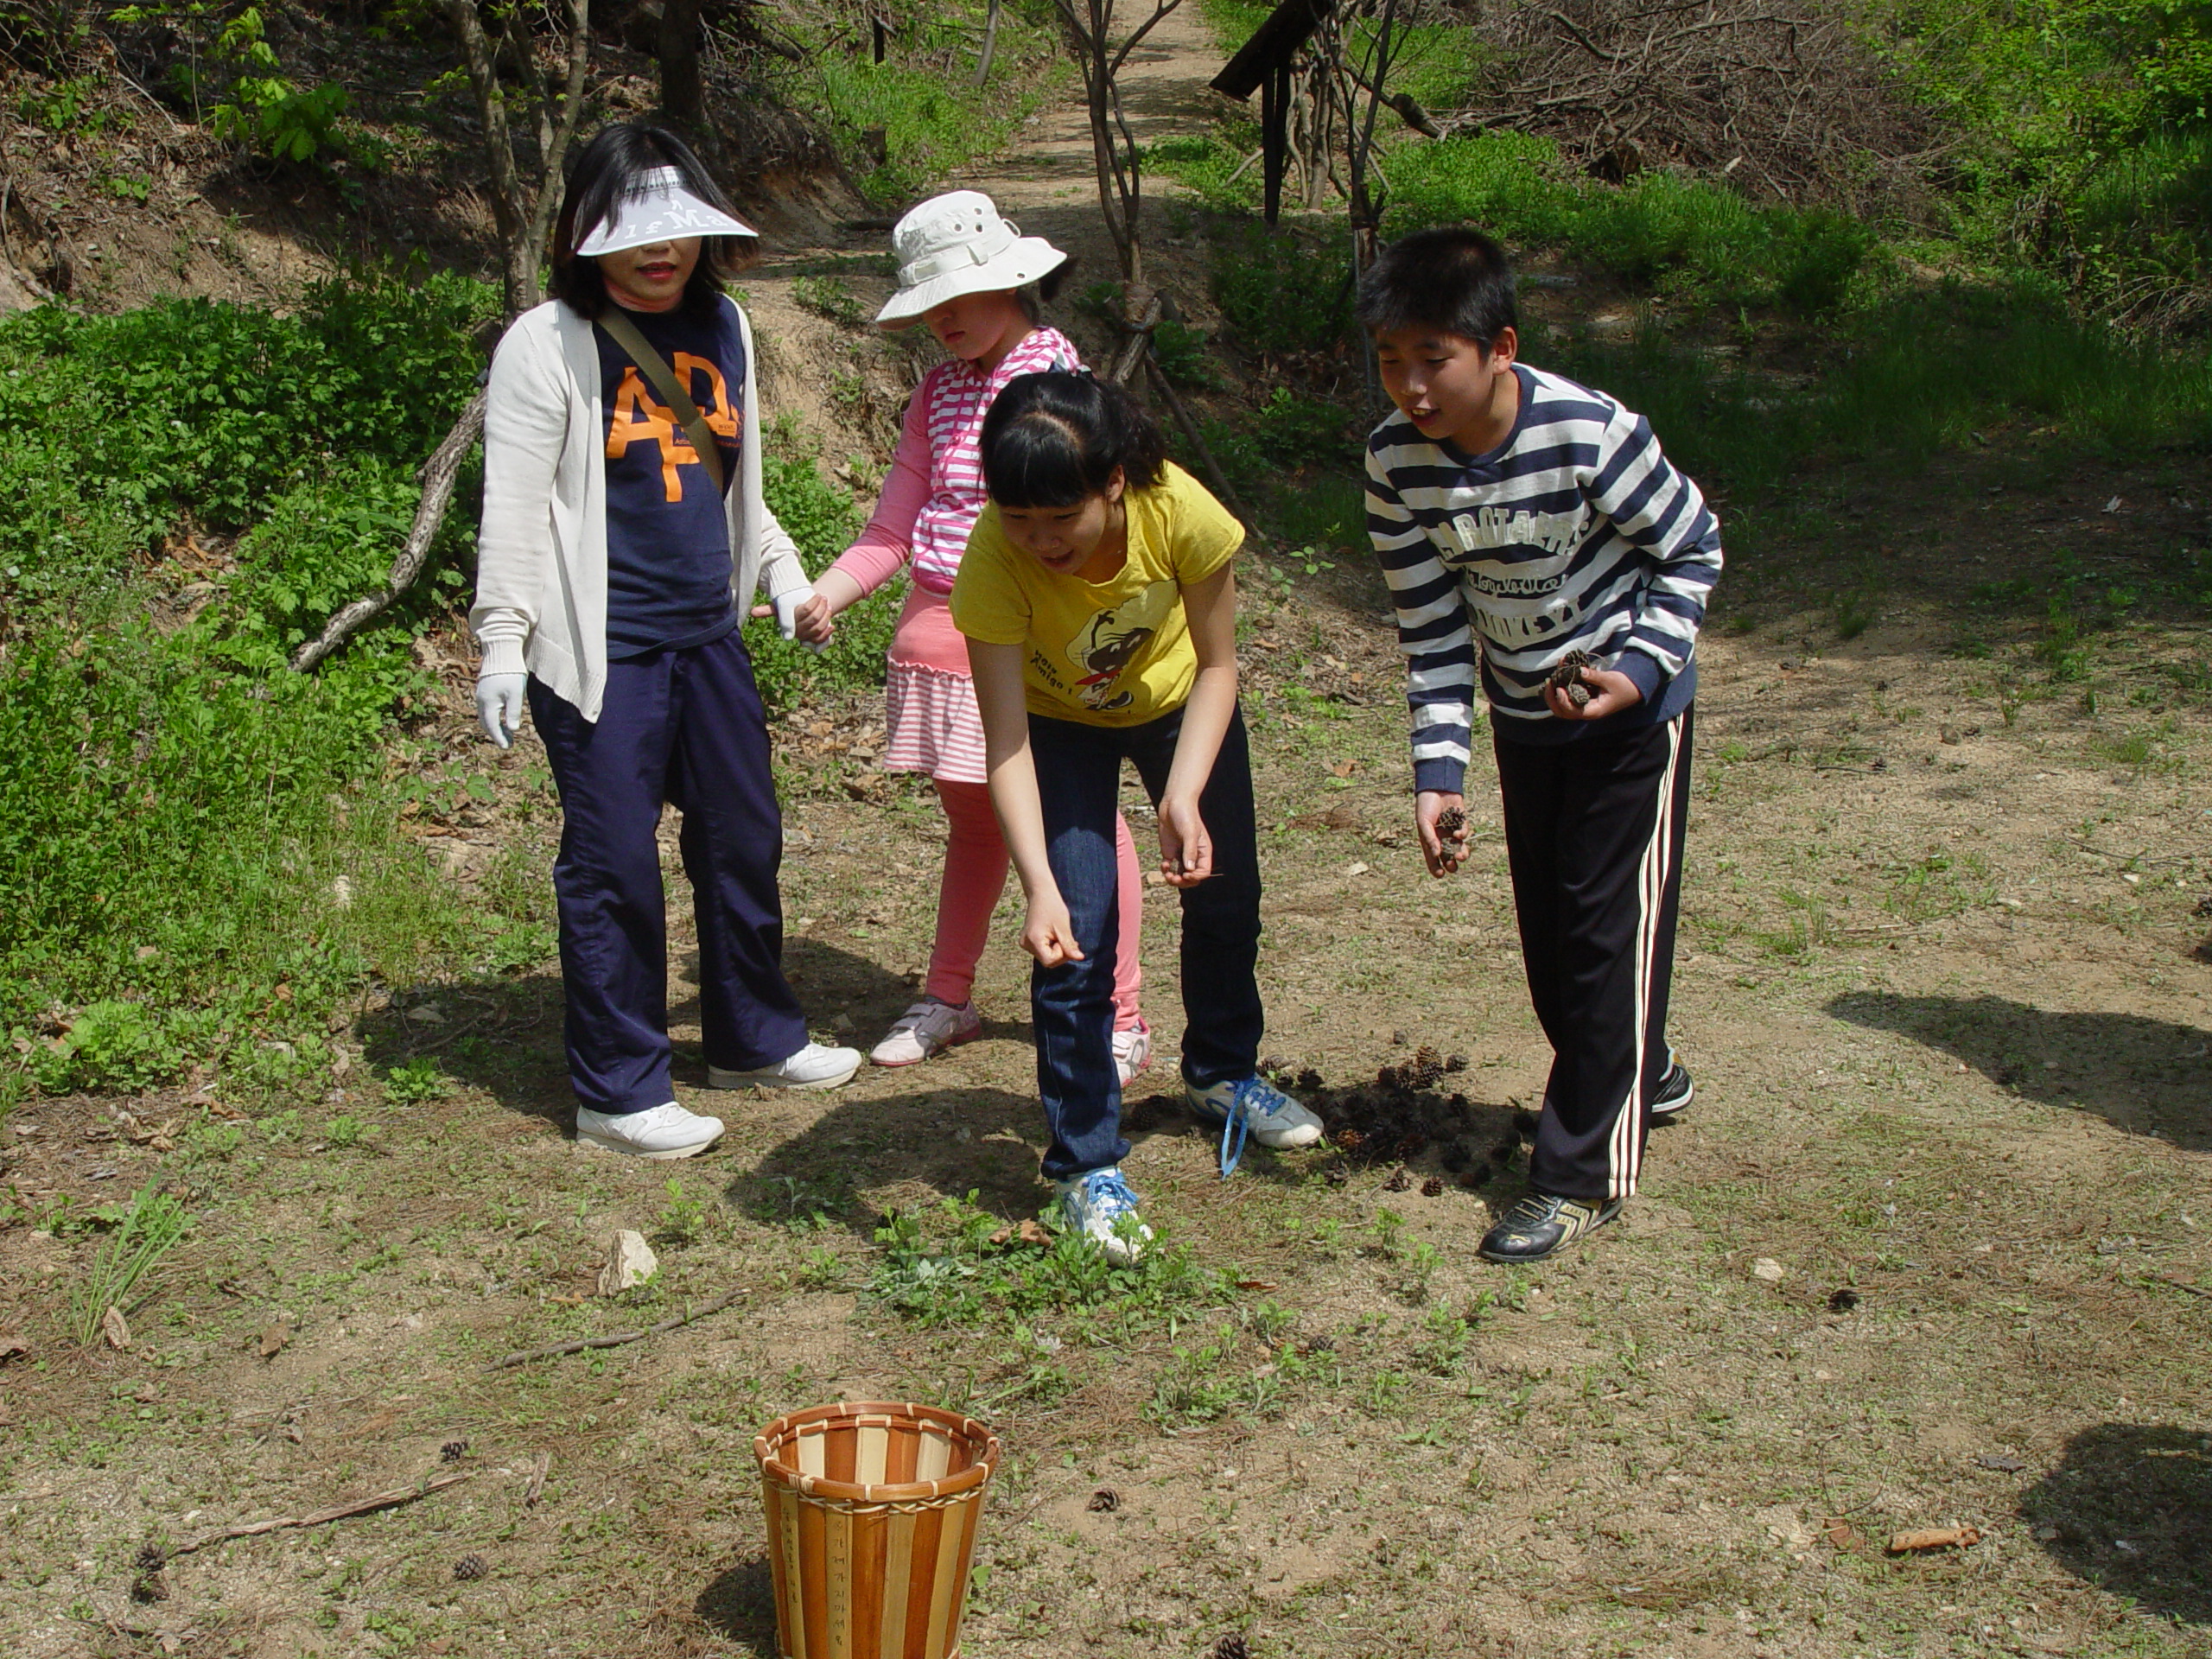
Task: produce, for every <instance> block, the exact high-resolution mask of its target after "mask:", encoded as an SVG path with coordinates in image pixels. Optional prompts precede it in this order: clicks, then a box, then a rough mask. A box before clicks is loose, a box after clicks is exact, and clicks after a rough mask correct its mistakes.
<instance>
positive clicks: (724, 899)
mask: <svg viewBox="0 0 2212 1659" xmlns="http://www.w3.org/2000/svg"><path fill="white" fill-rule="evenodd" d="M530 712H531V719H532V720H533V721H536V722H537V734H538V736H539V737H540V739H542V740H543V742H544V744H545V753H546V758H547V759H548V760H550V762H551V763H552V767H553V779H554V782H555V783H556V785H558V787H559V789H560V791H561V817H562V823H561V852H560V856H559V857H558V858H557V859H556V861H555V862H554V865H553V889H554V893H555V895H556V898H557V899H558V900H559V905H560V915H561V978H562V985H563V991H564V993H565V995H566V1000H567V1005H568V1019H567V1042H568V1052H569V1080H570V1082H571V1083H572V1084H573V1085H574V1086H575V1091H576V1101H577V1103H578V1104H580V1105H582V1106H587V1107H589V1108H590V1109H593V1110H594V1111H601V1112H641V1111H647V1110H650V1109H652V1108H653V1107H655V1106H658V1105H662V1104H664V1103H666V1102H668V1101H670V1100H672V1099H674V1098H675V1094H674V1090H672V1089H671V1087H670V1084H669V1045H668V929H667V920H666V905H665V899H664V893H663V891H662V884H661V868H660V846H659V842H658V840H657V839H656V831H657V830H658V828H659V825H660V815H661V808H662V806H663V804H668V805H671V806H674V807H675V808H676V809H677V810H678V811H680V812H682V813H683V830H682V832H681V835H680V836H679V839H678V843H677V844H678V847H679V849H680V850H681V852H682V854H683V871H684V874H685V875H686V876H688V877H689V878H690V882H691V893H692V902H693V906H694V909H695V912H696V916H697V918H698V926H699V1023H700V1027H701V1030H702V1033H703V1035H704V1038H705V1048H706V1057H707V1060H708V1062H709V1064H710V1065H718V1066H723V1067H727V1068H729V1069H732V1070H749V1069H751V1068H753V1067H756V1066H764V1065H774V1064H775V1063H776V1062H777V1061H779V1060H781V1059H785V1058H788V1057H789V1056H791V1055H792V1054H795V1053H797V1052H798V1051H799V1050H800V1049H801V1048H803V1047H804V1046H805V1045H806V1040H807V1039H806V1021H805V1020H804V1017H803V1016H802V1014H801V1013H800V1011H799V1005H798V998H797V997H796V996H794V995H792V994H791V986H790V985H789V984H788V983H787V982H785V979H784V970H783V950H784V917H783V903H782V899H781V898H780V897H779V894H778V893H777V890H776V873H777V869H778V868H779V865H780V864H781V863H782V861H783V838H784V831H783V817H782V815H781V813H780V812H779V810H778V809H777V806H776V791H775V783H774V778H773V775H772V772H771V771H770V767H769V760H768V728H767V720H766V715H765V714H764V713H763V711H762V709H761V706H760V692H759V691H758V690H756V689H755V687H754V685H753V664H752V660H751V658H748V657H747V654H746V651H745V645H744V643H743V641H742V640H741V639H740V638H739V637H738V635H737V633H736V632H734V631H733V632H730V633H728V634H727V635H725V636H724V637H723V638H721V639H717V640H715V641H714V642H713V643H712V644H710V645H697V646H694V647H692V648H690V649H689V650H683V651H660V652H652V653H650V654H649V655H646V656H643V657H632V658H626V659H624V660H620V661H617V662H612V663H609V664H607V696H606V699H605V702H604V703H603V704H602V706H601V709H600V715H599V719H598V721H596V722H594V721H588V720H586V719H585V718H584V717H583V715H582V714H581V713H580V712H579V711H578V710H577V709H576V708H575V705H574V704H572V703H570V702H567V701H566V700H564V699H563V698H562V697H561V696H558V695H557V694H556V693H555V692H554V691H553V690H551V689H550V688H549V687H547V686H545V685H544V684H543V683H540V682H539V681H537V679H535V678H533V679H532V680H531V683H530Z"/></svg>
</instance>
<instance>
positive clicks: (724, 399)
mask: <svg viewBox="0 0 2212 1659" xmlns="http://www.w3.org/2000/svg"><path fill="white" fill-rule="evenodd" d="M675 368H676V378H677V379H678V380H680V381H682V382H683V390H684V391H688V392H690V394H691V401H692V402H693V403H694V404H697V405H698V409H699V413H700V414H702V415H703V416H706V420H707V429H708V430H709V432H712V433H713V434H714V435H715V436H716V437H718V438H728V439H730V440H731V441H732V442H734V441H735V440H736V437H737V416H736V415H734V413H733V412H732V411H731V410H730V406H729V385H728V382H726V381H725V380H723V378H722V372H721V369H719V368H718V367H716V366H715V360H714V359H712V358H710V357H694V356H692V355H691V353H689V352H678V353H677V354H676V361H675ZM701 374H704V375H705V376H706V377H707V388H708V391H707V396H705V397H701V396H699V394H698V391H697V390H696V388H697V385H698V381H697V379H696V377H697V376H699V375H701ZM693 459H695V460H696V459H697V457H696V456H694V457H693Z"/></svg>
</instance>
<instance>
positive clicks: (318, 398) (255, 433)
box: [0, 271, 499, 569]
mask: <svg viewBox="0 0 2212 1659" xmlns="http://www.w3.org/2000/svg"><path fill="white" fill-rule="evenodd" d="M498 308H499V305H498V300H497V297H496V296H494V295H493V292H492V291H491V290H490V289H487V288H486V287H484V286H483V285H482V284H480V283H474V282H468V281H466V280H463V279H461V278H459V277H446V276H439V277H430V278H428V279H426V280H424V281H423V282H422V283H417V284H410V283H406V282H404V281H401V280H399V279H398V278H397V277H394V276H392V275H391V274H390V273H386V272H381V271H364V272H357V273H355V274H354V276H353V277H351V278H349V279H346V280H344V281H334V282H331V283H324V284H321V286H319V287H317V288H315V289H312V290H310V291H309V293H308V296H307V297H306V302H305V304H304V306H303V308H302V310H301V311H300V312H299V313H298V314H297V315H293V316H278V315H275V314H274V313H271V312H267V311H259V310H255V309H252V308H248V307H244V306H234V305H227V304H222V303H218V302H213V301H210V300H165V301H159V302H156V303H154V304H152V305H149V306H146V307H144V308H142V309H139V310H137V311H126V312H123V313H120V314H118V315H113V316H89V315H84V314H81V313H74V312H69V311H65V310H62V309H60V308H55V307H51V306H48V307H41V308H37V309H35V310H31V311H26V312H22V313H18V314H17V315H15V316H13V317H10V318H7V319H5V320H0V366H3V367H4V372H0V437H4V439H5V440H6V442H4V443H0V569H5V567H6V566H8V565H10V564H14V565H17V566H18V567H20V568H21V569H36V568H37V567H39V566H41V565H43V564H46V563H48V562H49V561H50V560H52V559H54V558H55V557H59V558H60V559H62V560H64V561H65V562H67V561H70V560H71V558H72V556H73V555H75V554H78V553H79V552H81V551H83V550H86V549H87V548H88V546H90V545H98V546H99V549H100V550H101V551H102V552H103V553H105V552H107V551H109V550H110V549H111V536H112V533H113V531H114V529H115V528H116V527H117V526H118V525H119V526H121V527H122V528H124V530H125V531H127V533H128V534H129V535H130V536H131V537H135V538H136V539H137V541H138V542H139V543H140V544H141V545H146V546H150V545H152V544H153V543H155V542H156V540H158V539H159V538H160V537H162V536H163V535H164V534H166V533H167V532H168V531H169V530H170V529H171V528H172V526H173V525H175V523H176V522H177V520H178V519H179V518H180V516H181V515H184V514H187V513H188V514H189V515H190V516H191V518H193V519H194V520H195V521H196V522H198V523H200V524H206V525H208V526H211V527H213V528H216V529H222V530H229V529H238V528H242V527H243V526H245V524H250V523H251V522H252V521H253V519H254V518H256V517H257V516H258V515H259V514H260V513H261V512H263V511H264V510H265V509H266V508H267V506H268V505H269V503H270V501H271V500H272V499H274V498H275V497H277V495H279V494H281V493H283V492H284V491H286V490H289V489H292V488H295V487H296V486H299V485H301V484H302V483H304V482H308V481H311V480H316V479H319V478H321V477H324V476H326V475H327V473H328V471H329V469H330V467H331V466H332V464H333V462H334V461H340V460H343V459H345V458H347V457H356V456H362V455H378V456H382V457H385V458H386V459H387V460H388V461H392V462H396V463H398V464H399V465H402V466H405V467H414V466H418V465H420V464H421V462H422V461H423V459H424V458H426V457H427V456H428V455H429V452H430V450H431V449H432V448H434V447H435V445H436V443H437V442H438V440H439V439H440V438H441V437H442V436H443V435H444V434H445V432H446V429H448V427H449V426H450V425H451V424H452V423H453V419H454V416H456V415H458V414H459V413H460V412H461V405H462V404H465V403H467V400H468V397H469V396H470V394H471V393H472V392H473V391H474V389H475V379H476V372H477V370H478V368H479V367H480V361H481V359H480V356H479V354H478V353H477V351H476V348H475V345H474V340H473V338H472V336H473V334H474V330H475V328H476V327H477V326H478V325H479V324H480V323H481V322H482V321H485V320H486V319H487V318H489V317H491V316H494V315H497V313H498ZM55 478H67V479H68V480H70V481H71V486H72V487H71V490H70V491H69V492H68V493H67V495H66V497H65V496H62V495H61V493H58V492H56V491H54V489H53V487H52V480H54V479H55ZM58 497H59V498H60V499H57V498H58ZM49 530H54V531H60V537H59V539H58V541H57V542H56V543H53V544H49V543H48V540H47V538H46V532H47V531H49Z"/></svg>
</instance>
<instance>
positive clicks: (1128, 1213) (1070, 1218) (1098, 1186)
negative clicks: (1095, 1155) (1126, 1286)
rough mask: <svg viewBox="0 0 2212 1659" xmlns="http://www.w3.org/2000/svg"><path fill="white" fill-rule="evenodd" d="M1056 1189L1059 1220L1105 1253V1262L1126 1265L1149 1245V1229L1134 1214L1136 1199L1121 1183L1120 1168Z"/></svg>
mask: <svg viewBox="0 0 2212 1659" xmlns="http://www.w3.org/2000/svg"><path fill="white" fill-rule="evenodd" d="M1056 1185H1057V1186H1058V1191H1059V1202H1060V1215H1061V1217H1062V1218H1063V1219H1064V1220H1065V1222H1066V1223H1067V1224H1068V1226H1069V1227H1070V1228H1071V1229H1072V1230H1074V1231H1076V1232H1078V1233H1081V1234H1082V1235H1083V1236H1084V1237H1085V1238H1088V1239H1090V1241H1091V1242H1092V1243H1095V1244H1096V1245H1097V1246H1098V1248H1099V1249H1102V1250H1103V1251H1105V1252H1106V1255H1107V1257H1108V1259H1109V1260H1110V1261H1114V1262H1122V1264H1124V1265H1127V1264H1128V1263H1129V1262H1134V1261H1135V1260H1136V1259H1137V1257H1139V1256H1140V1255H1143V1254H1144V1247H1145V1246H1146V1245H1147V1244H1149V1243H1152V1229H1151V1228H1149V1227H1147V1226H1146V1225H1145V1224H1144V1218H1143V1217H1141V1216H1140V1215H1138V1214H1137V1195H1136V1194H1135V1193H1134V1192H1131V1191H1129V1184H1128V1182H1127V1181H1125V1180H1123V1179H1122V1171H1121V1167H1120V1166H1118V1165H1114V1166H1109V1167H1107V1168H1105V1169H1094V1170H1090V1171H1087V1172H1086V1173H1084V1174H1081V1175H1078V1176H1077V1177H1076V1178H1075V1179H1073V1180H1071V1181H1060V1182H1058V1183H1056Z"/></svg>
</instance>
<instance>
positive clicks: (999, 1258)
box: [868, 1192, 1237, 1344]
mask: <svg viewBox="0 0 2212 1659" xmlns="http://www.w3.org/2000/svg"><path fill="white" fill-rule="evenodd" d="M975 1198H976V1195H975V1194H974V1193H972V1192H971V1193H969V1195H968V1196H967V1197H966V1198H946V1199H944V1201H943V1202H942V1203H940V1204H938V1205H933V1206H928V1207H925V1208H918V1209H913V1210H907V1211H900V1212H899V1213H898V1214H896V1215H892V1216H887V1217H885V1218H884V1221H883V1224H882V1225H881V1226H880V1227H879V1228H878V1229H877V1230H876V1235H875V1236H876V1242H877V1243H879V1244H880V1245H882V1246H883V1248H884V1257H883V1260H882V1262H880V1264H879V1265H878V1267H877V1268H876V1270H875V1272H874V1275H873V1276H872V1277H871V1278H870V1280H869V1282H868V1288H869V1290H870V1291H871V1292H873V1293H874V1294H875V1295H876V1296H877V1297H879V1298H880V1299H881V1300H883V1301H885V1302H886V1303H887V1304H888V1305H890V1306H892V1307H894V1308H896V1309H897V1310H898V1311H899V1313H902V1314H903V1315H905V1316H906V1318H907V1319H912V1320H913V1321H915V1322H916V1323H917V1324H919V1325H969V1326H990V1325H1009V1324H1011V1325H1022V1326H1027V1325H1031V1324H1033V1322H1034V1321H1035V1320H1037V1319H1039V1318H1040V1317H1043V1316H1046V1315H1048V1314H1055V1313H1084V1314H1085V1315H1086V1317H1085V1319H1084V1320H1083V1322H1082V1329H1083V1331H1084V1340H1086V1341H1088V1342H1091V1343H1095V1344H1108V1343H1111V1342H1114V1341H1116V1340H1119V1339H1122V1338H1125V1337H1128V1336H1131V1335H1134V1334H1137V1333H1141V1332H1145V1331H1147V1330H1150V1329H1152V1328H1154V1327H1155V1326H1159V1325H1173V1324H1175V1323H1178V1322H1180V1321H1182V1320H1185V1319H1188V1317H1189V1316H1190V1314H1191V1313H1192V1312H1193V1311H1195V1310H1196V1309H1198V1308H1201V1307H1205V1306H1213V1305H1216V1304H1219V1303H1223V1302H1226V1301H1229V1300H1232V1299H1233V1298H1234V1297H1235V1295H1236V1277H1237V1275H1236V1274H1234V1273H1232V1272H1224V1271H1223V1270H1220V1269H1217V1268H1211V1267H1207V1266H1205V1265H1204V1264H1203V1263H1201V1262H1199V1261H1198V1259H1197V1258H1196V1257H1195V1256H1194V1255H1192V1253H1191V1252H1190V1251H1189V1250H1188V1249H1185V1247H1184V1246H1182V1245H1180V1244H1179V1243H1175V1242H1174V1241H1173V1240H1172V1239H1169V1238H1166V1237H1165V1236H1157V1237H1155V1238H1154V1241H1153V1243H1151V1245H1150V1246H1149V1247H1148V1248H1147V1249H1146V1250H1145V1252H1144V1254H1143V1255H1141V1257H1139V1258H1138V1259H1137V1260H1136V1261H1135V1262H1130V1263H1122V1262H1115V1261H1113V1260H1111V1259H1110V1258H1109V1257H1108V1256H1107V1255H1106V1254H1105V1253H1104V1252H1103V1251H1102V1250H1100V1249H1098V1248H1097V1246H1096V1244H1094V1243H1092V1242H1091V1241H1090V1240H1089V1239H1088V1238H1086V1237H1084V1236H1083V1235H1082V1234H1080V1233H1077V1232H1071V1231H1069V1230H1066V1229H1065V1228H1064V1227H1062V1226H1061V1225H1060V1224H1059V1217H1058V1214H1057V1212H1047V1214H1046V1216H1045V1217H1044V1218H1043V1221H1042V1224H1041V1226H1040V1227H1038V1228H1030V1229H1026V1231H1027V1232H1029V1234H1030V1236H1036V1234H1037V1233H1038V1232H1039V1231H1041V1233H1042V1235H1043V1236H1044V1238H1045V1240H1046V1243H1043V1244H1041V1245H1039V1244H1033V1243H1024V1242H1023V1236H1022V1231H1018V1230H1014V1229H1011V1228H1008V1227H1007V1225H1006V1224H1004V1223H1003V1222H1001V1220H1000V1219H999V1218H998V1217H995V1216H993V1215H991V1214H989V1213H988V1212H987V1211H982V1210H980V1209H978V1208H977V1207H976V1202H975Z"/></svg>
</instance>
